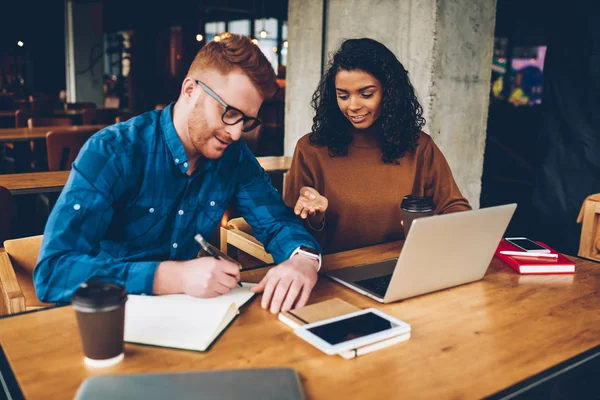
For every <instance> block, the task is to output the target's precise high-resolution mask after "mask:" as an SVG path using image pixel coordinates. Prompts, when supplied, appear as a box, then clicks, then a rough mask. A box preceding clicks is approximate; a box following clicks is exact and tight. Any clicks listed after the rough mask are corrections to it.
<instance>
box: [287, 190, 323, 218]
mask: <svg viewBox="0 0 600 400" xmlns="http://www.w3.org/2000/svg"><path fill="white" fill-rule="evenodd" d="M328 206H329V201H328V200H327V197H325V196H322V195H321V194H319V192H318V191H317V190H316V189H313V188H311V187H308V186H304V187H303V188H302V189H300V197H298V201H296V205H295V206H294V213H295V214H296V215H299V216H300V217H301V218H302V219H306V218H307V217H308V216H309V215H310V216H316V215H317V214H318V213H324V212H325V211H326V210H327V207H328ZM321 220H322V218H321ZM313 222H314V221H313Z"/></svg>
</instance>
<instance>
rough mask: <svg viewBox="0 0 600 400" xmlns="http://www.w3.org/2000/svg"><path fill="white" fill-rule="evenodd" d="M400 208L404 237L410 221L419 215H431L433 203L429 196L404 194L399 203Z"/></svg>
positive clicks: (406, 234) (419, 216) (433, 207)
mask: <svg viewBox="0 0 600 400" xmlns="http://www.w3.org/2000/svg"><path fill="white" fill-rule="evenodd" d="M400 208H401V209H402V222H403V223H404V237H405V238H406V237H408V231H409V230H410V226H411V225H412V222H413V221H414V220H415V219H417V218H421V217H428V216H430V215H433V211H434V210H435V204H434V203H433V200H432V199H431V197H419V196H405V197H404V199H402V203H401V204H400Z"/></svg>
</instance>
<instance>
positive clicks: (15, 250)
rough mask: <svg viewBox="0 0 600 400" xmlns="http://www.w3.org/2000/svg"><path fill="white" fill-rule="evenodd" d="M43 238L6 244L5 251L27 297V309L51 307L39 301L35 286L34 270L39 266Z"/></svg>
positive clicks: (35, 237)
mask: <svg viewBox="0 0 600 400" xmlns="http://www.w3.org/2000/svg"><path fill="white" fill-rule="evenodd" d="M42 237H43V236H42V235H39V236H31V237H26V238H21V239H12V240H6V241H5V242H4V249H5V250H6V252H7V253H8V256H9V258H10V261H11V264H12V266H13V269H14V271H15V275H16V276H17V281H18V282H19V286H21V291H22V292H23V295H24V296H25V305H26V306H27V307H31V306H46V305H49V304H47V303H44V302H42V301H40V299H38V297H37V294H36V293H35V287H34V286H33V269H34V268H35V265H36V264H37V258H38V255H39V253H40V248H41V246H42Z"/></svg>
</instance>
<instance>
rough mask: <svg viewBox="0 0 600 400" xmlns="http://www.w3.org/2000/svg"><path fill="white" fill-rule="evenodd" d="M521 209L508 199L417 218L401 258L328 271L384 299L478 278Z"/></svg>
mask: <svg viewBox="0 0 600 400" xmlns="http://www.w3.org/2000/svg"><path fill="white" fill-rule="evenodd" d="M516 208H517V205H516V204H507V205H503V206H497V207H489V208H484V209H479V210H473V211H464V212H457V213H451V214H444V215H434V216H431V217H423V218H419V219H415V220H414V221H413V222H412V225H411V227H410V232H409V234H408V237H407V238H406V241H405V242H404V247H403V248H402V251H401V252H400V256H399V257H398V258H392V259H388V260H384V261H379V262H375V263H371V264H364V265H358V266H352V267H346V268H341V269H338V270H334V271H331V272H329V273H327V276H329V277H330V278H331V279H333V280H335V281H337V282H339V283H341V284H342V285H345V286H347V287H349V288H350V289H353V290H356V291H357V292H359V293H361V294H364V295H365V296H368V297H370V298H372V299H374V300H377V301H379V302H381V303H391V302H393V301H397V300H402V299H407V298H409V297H414V296H418V295H421V294H425V293H430V292H434V291H436V290H442V289H446V288H449V287H453V286H457V285H462V284H465V283H469V282H474V281H478V280H480V279H482V278H483V276H484V275H485V271H486V270H487V268H488V266H489V265H490V261H491V260H492V257H493V256H494V252H495V250H496V248H497V247H498V244H499V243H500V240H501V239H502V235H503V234H504V232H505V231H506V228H507V227H508V223H509V222H510V219H511V218H512V215H513V214H514V212H515V209H516Z"/></svg>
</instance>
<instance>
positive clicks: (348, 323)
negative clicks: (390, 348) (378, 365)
mask: <svg viewBox="0 0 600 400" xmlns="http://www.w3.org/2000/svg"><path fill="white" fill-rule="evenodd" d="M294 333H295V334H296V335H298V336H300V337H301V338H302V339H304V340H306V341H307V342H308V343H310V344H312V345H313V346H315V347H316V348H318V349H319V350H321V351H323V352H324V353H326V354H330V355H331V354H339V353H341V352H344V351H348V350H353V349H356V348H358V347H362V346H366V345H369V344H373V343H377V342H380V341H382V340H385V339H389V338H392V337H395V336H400V335H408V336H410V325H409V324H407V323H406V322H403V321H400V320H399V319H396V318H394V317H392V316H390V315H388V314H386V313H384V312H382V311H380V310H377V309H375V308H367V309H365V310H360V311H356V312H353V313H350V314H345V315H341V316H339V317H334V318H330V319H326V320H323V321H318V322H313V323H311V324H306V325H302V326H300V327H298V328H296V329H294Z"/></svg>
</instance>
